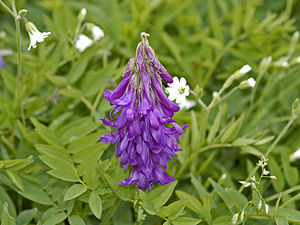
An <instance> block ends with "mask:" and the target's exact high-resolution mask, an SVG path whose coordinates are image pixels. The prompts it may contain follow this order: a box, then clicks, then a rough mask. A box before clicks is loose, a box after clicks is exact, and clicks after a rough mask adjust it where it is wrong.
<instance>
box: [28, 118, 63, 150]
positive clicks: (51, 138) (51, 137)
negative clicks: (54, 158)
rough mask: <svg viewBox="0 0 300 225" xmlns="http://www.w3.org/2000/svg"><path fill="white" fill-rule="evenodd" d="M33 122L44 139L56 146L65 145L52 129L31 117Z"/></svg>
mask: <svg viewBox="0 0 300 225" xmlns="http://www.w3.org/2000/svg"><path fill="white" fill-rule="evenodd" d="M31 122H32V123H33V125H34V126H35V131H36V132H37V133H38V135H39V136H40V137H41V138H42V139H43V140H44V141H46V142H47V143H49V144H52V145H54V146H63V142H62V140H61V139H60V138H59V137H58V136H57V135H56V134H55V133H54V132H53V131H52V130H50V129H49V128H48V127H46V126H45V125H43V124H41V123H40V122H39V121H37V120H36V119H35V118H31Z"/></svg>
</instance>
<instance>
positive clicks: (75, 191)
mask: <svg viewBox="0 0 300 225" xmlns="http://www.w3.org/2000/svg"><path fill="white" fill-rule="evenodd" d="M86 190H87V188H86V187H85V186H83V185H82V184H73V185H72V186H71V187H69V189H68V190H67V191H66V193H65V196H64V201H68V200H71V199H73V198H76V197H78V196H79V195H82V194H83V193H84V192H86Z"/></svg>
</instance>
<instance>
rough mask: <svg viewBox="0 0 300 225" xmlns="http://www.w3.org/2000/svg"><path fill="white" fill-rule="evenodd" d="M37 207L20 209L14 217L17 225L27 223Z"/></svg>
mask: <svg viewBox="0 0 300 225" xmlns="http://www.w3.org/2000/svg"><path fill="white" fill-rule="evenodd" d="M37 211H38V209H37V208H34V209H27V210H24V211H22V212H21V213H20V214H19V215H18V216H17V219H16V222H17V225H24V224H29V223H30V221H31V220H32V219H33V218H34V216H35V215H36V213H37Z"/></svg>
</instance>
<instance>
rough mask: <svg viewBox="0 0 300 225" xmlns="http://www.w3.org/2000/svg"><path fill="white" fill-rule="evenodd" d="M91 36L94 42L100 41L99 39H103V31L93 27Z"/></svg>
mask: <svg viewBox="0 0 300 225" xmlns="http://www.w3.org/2000/svg"><path fill="white" fill-rule="evenodd" d="M92 34H93V38H94V40H95V41H97V40H100V39H101V38H103V37H104V32H103V30H102V29H101V28H100V27H98V26H94V27H93V29H92Z"/></svg>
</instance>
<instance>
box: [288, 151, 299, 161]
mask: <svg viewBox="0 0 300 225" xmlns="http://www.w3.org/2000/svg"><path fill="white" fill-rule="evenodd" d="M296 159H300V148H298V149H297V150H296V151H295V152H294V153H293V154H292V155H291V156H290V160H291V161H294V160H296Z"/></svg>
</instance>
